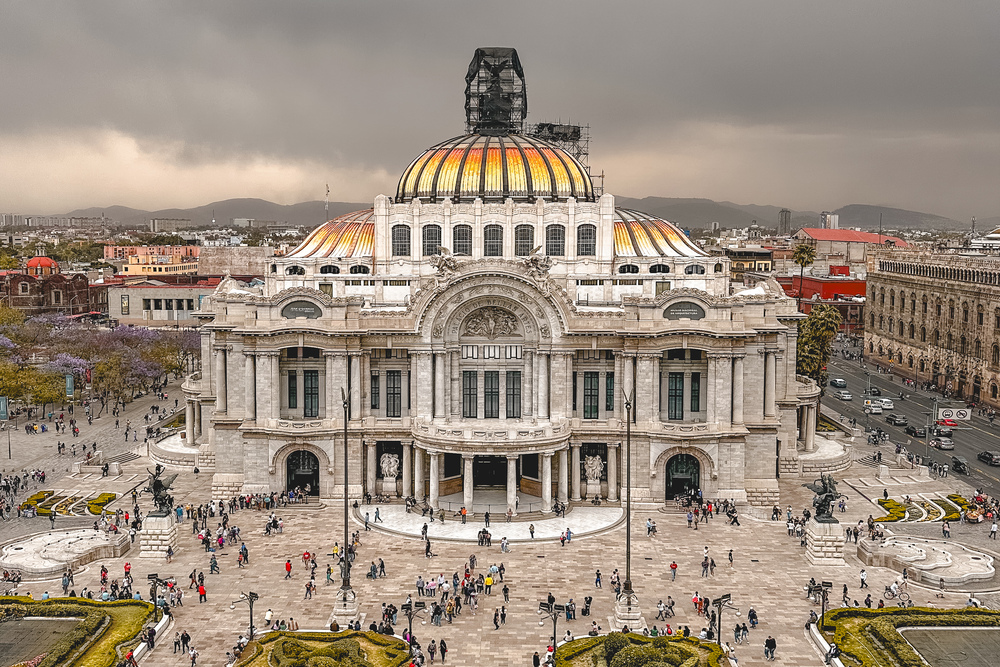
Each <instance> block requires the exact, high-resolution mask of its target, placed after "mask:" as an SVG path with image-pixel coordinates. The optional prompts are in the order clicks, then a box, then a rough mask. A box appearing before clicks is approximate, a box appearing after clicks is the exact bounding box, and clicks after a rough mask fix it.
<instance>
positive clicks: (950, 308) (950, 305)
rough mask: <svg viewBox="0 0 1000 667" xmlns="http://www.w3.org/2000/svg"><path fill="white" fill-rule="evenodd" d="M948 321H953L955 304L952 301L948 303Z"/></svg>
mask: <svg viewBox="0 0 1000 667" xmlns="http://www.w3.org/2000/svg"><path fill="white" fill-rule="evenodd" d="M948 319H949V320H953V319H955V302H954V301H948Z"/></svg>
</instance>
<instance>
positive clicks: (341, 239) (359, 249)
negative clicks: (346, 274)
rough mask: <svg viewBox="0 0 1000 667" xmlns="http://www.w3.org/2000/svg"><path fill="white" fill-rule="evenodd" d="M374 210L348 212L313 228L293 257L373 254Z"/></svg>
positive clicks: (292, 254)
mask: <svg viewBox="0 0 1000 667" xmlns="http://www.w3.org/2000/svg"><path fill="white" fill-rule="evenodd" d="M374 215H375V210H374V209H371V208H369V209H366V210H364V211H355V212H354V213H347V214H346V215H342V216H340V217H339V218H334V219H333V220H330V221H328V222H324V223H323V224H322V225H320V226H319V227H317V228H316V229H314V230H312V232H310V233H309V236H307V237H306V238H305V240H304V241H303V242H302V243H300V244H299V246H298V247H297V248H295V249H294V250H292V251H291V252H290V253H288V254H287V255H285V257H287V258H289V259H304V258H307V257H313V258H318V257H333V258H337V257H344V258H347V257H371V256H372V252H373V250H374V246H375V221H374V220H372V218H373V217H374Z"/></svg>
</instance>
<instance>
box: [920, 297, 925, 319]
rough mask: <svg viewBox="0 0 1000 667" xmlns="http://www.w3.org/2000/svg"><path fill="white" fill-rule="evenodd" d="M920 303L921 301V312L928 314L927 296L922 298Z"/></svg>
mask: <svg viewBox="0 0 1000 667" xmlns="http://www.w3.org/2000/svg"><path fill="white" fill-rule="evenodd" d="M920 303H921V307H922V310H921V312H922V313H923V314H924V315H926V314H927V297H926V296H925V297H924V298H923V299H921V302H920Z"/></svg>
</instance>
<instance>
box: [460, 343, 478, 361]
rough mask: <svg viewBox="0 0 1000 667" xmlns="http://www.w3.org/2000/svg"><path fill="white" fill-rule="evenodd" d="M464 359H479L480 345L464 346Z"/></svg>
mask: <svg viewBox="0 0 1000 667" xmlns="http://www.w3.org/2000/svg"><path fill="white" fill-rule="evenodd" d="M462 358H463V359H478V358H479V346H478V345H463V346H462Z"/></svg>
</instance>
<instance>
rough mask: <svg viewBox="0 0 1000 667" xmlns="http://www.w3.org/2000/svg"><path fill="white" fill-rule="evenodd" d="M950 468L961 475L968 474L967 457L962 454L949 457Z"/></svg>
mask: <svg viewBox="0 0 1000 667" xmlns="http://www.w3.org/2000/svg"><path fill="white" fill-rule="evenodd" d="M980 456H982V455H980ZM951 470H952V472H959V473H962V474H963V475H968V474H969V461H968V459H966V458H965V457H964V456H953V457H951Z"/></svg>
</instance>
